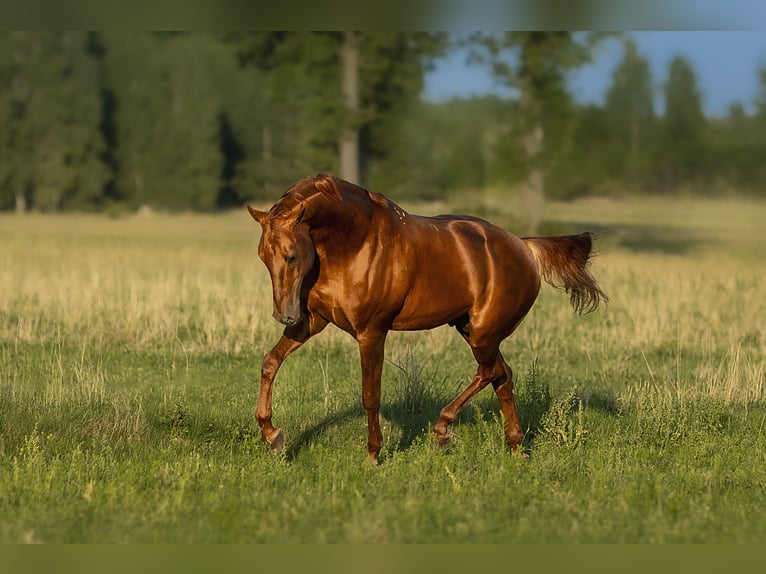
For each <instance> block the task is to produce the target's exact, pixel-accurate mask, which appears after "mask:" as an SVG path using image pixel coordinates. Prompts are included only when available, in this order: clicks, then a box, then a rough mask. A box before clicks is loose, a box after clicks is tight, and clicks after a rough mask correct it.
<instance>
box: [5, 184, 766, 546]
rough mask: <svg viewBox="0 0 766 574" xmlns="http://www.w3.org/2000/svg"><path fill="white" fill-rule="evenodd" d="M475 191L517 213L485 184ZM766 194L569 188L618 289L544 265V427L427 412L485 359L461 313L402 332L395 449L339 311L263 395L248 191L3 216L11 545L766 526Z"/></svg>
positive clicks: (537, 332)
mask: <svg viewBox="0 0 766 574" xmlns="http://www.w3.org/2000/svg"><path fill="white" fill-rule="evenodd" d="M408 207H410V208H411V209H412V210H413V211H416V212H429V211H430V212H436V211H463V212H465V211H472V212H474V213H477V214H479V215H482V214H484V215H485V216H487V217H488V218H489V219H491V220H493V221H494V222H496V223H498V224H501V225H504V226H506V227H507V228H509V229H511V230H513V226H514V218H513V215H512V213H513V205H509V204H508V203H507V202H504V201H501V200H499V199H497V198H493V197H492V196H487V197H484V198H483V199H482V200H481V201H479V200H478V199H476V198H474V199H472V200H471V201H470V202H469V201H468V200H466V201H465V202H461V201H460V200H456V201H455V202H453V203H452V204H450V205H423V206H408ZM764 221H766V204H763V203H758V202H754V201H748V200H744V199H718V200H713V199H704V200H702V199H691V198H660V197H658V198H641V199H639V198H632V199H631V198H623V199H608V198H591V199H582V200H578V201H575V202H568V203H558V202H549V203H548V204H547V205H546V219H545V223H544V224H543V229H542V231H543V232H544V233H549V234H558V233H569V232H577V231H581V230H586V229H591V230H594V231H597V232H598V233H599V235H600V240H599V243H598V248H599V252H600V253H599V255H598V256H597V257H596V258H595V260H594V262H593V272H594V274H595V275H596V277H598V279H599V281H600V284H601V286H602V288H603V289H604V290H605V291H606V292H607V293H608V295H609V297H610V303H609V305H608V306H607V307H606V308H602V309H599V310H598V311H597V312H595V313H593V314H591V315H588V316H585V317H578V316H575V315H574V314H573V312H572V310H571V308H570V307H569V304H568V300H567V297H566V296H564V295H562V294H560V293H557V292H556V291H554V290H553V289H552V288H550V287H547V286H546V287H544V288H543V290H542V292H541V295H540V297H539V299H538V301H537V303H536V305H535V306H534V308H533V309H532V312H531V313H530V315H529V316H528V317H527V319H526V320H525V322H524V323H523V324H522V325H521V327H520V328H519V329H518V331H517V332H516V334H514V335H513V336H512V337H511V338H510V339H508V340H507V341H506V342H505V343H504V344H503V347H502V350H503V353H504V355H505V357H506V358H507V360H508V362H509V364H510V365H511V367H512V368H513V369H514V375H515V380H516V394H517V404H518V407H519V411H520V416H521V419H522V424H523V425H524V427H525V429H527V434H526V438H525V441H524V445H523V446H524V450H525V452H526V453H527V454H528V455H529V458H527V459H525V458H522V457H519V456H515V457H512V456H509V455H508V454H507V452H506V447H505V443H504V439H503V433H502V427H501V418H500V416H501V415H500V413H499V408H498V405H497V401H496V398H495V395H494V393H493V392H492V391H491V390H488V389H487V390H485V391H483V392H482V393H480V394H479V395H478V396H477V397H476V398H475V399H474V400H473V401H472V403H470V405H469V406H468V407H467V408H466V409H464V411H463V412H462V413H461V415H460V417H459V418H458V420H457V421H456V423H455V425H454V426H453V433H454V438H453V442H452V444H451V446H450V447H449V448H448V449H447V450H446V451H437V450H435V449H434V445H433V441H432V433H431V426H432V424H433V422H435V420H436V418H437V417H438V413H439V410H440V409H441V407H442V406H443V405H444V404H446V403H447V402H449V401H450V400H451V399H452V398H453V397H454V396H455V395H456V394H457V393H458V391H459V390H461V389H462V388H463V387H464V386H465V385H466V384H467V383H468V382H469V380H470V377H471V376H472V374H473V372H474V370H475V364H474V362H473V359H472V357H471V355H470V352H469V350H468V347H467V346H466V345H465V343H464V342H463V341H462V340H461V338H460V337H459V336H457V334H456V333H455V332H454V331H453V330H452V329H450V328H449V327H442V328H439V329H435V330H432V331H429V332H418V333H391V335H390V336H389V339H388V345H387V352H386V358H387V360H386V364H385V368H384V374H383V406H382V421H383V432H384V439H385V443H384V447H383V451H382V453H381V465H380V466H379V467H378V468H371V467H369V466H368V465H366V464H365V463H364V461H365V458H366V418H365V416H364V411H363V409H362V406H361V399H360V390H361V389H360V387H361V384H360V369H359V358H358V353H357V349H356V344H355V343H354V341H353V340H352V339H351V338H350V337H348V336H347V335H346V334H344V333H342V332H340V331H338V330H337V329H335V328H333V327H329V328H328V329H326V330H325V332H323V333H322V334H321V335H320V336H318V337H316V338H315V339H313V340H312V341H311V342H310V343H309V344H307V345H306V346H305V347H304V348H303V349H301V350H300V351H299V352H298V353H296V354H295V355H293V356H292V357H290V358H289V359H288V360H287V361H286V362H285V364H284V366H283V368H282V370H281V371H280V373H279V376H278V378H277V381H276V384H275V390H274V421H275V423H276V424H278V425H279V426H281V427H282V428H283V429H284V431H285V436H286V441H287V442H286V449H285V450H284V451H283V452H282V453H281V454H280V455H277V456H271V455H269V454H268V453H267V452H266V450H265V448H264V446H263V445H262V444H261V442H260V434H259V432H258V426H257V424H256V422H255V418H254V409H255V403H256V399H257V383H258V379H259V372H260V363H261V358H262V356H263V354H264V352H265V351H266V350H267V349H268V348H269V347H270V346H271V345H272V344H273V343H274V342H275V341H276V339H277V338H278V336H279V333H280V326H279V325H278V324H277V323H276V322H275V321H274V320H273V319H272V318H271V291H270V289H271V287H270V284H269V279H268V274H267V273H266V270H265V267H264V266H263V265H262V263H261V262H260V260H259V259H258V257H257V241H258V232H259V228H258V226H257V225H256V224H255V223H254V222H253V221H252V220H251V219H250V218H249V216H248V215H247V214H246V212H245V211H244V210H243V211H237V212H232V213H228V214H224V215H217V216H208V215H164V214H153V213H144V214H141V215H131V216H124V217H116V218H110V217H107V216H102V215H69V216H54V215H41V214H32V215H27V216H23V217H16V216H13V215H0V542H3V543H16V542H29V543H31V542H42V543H70V542H93V543H103V542H114V543H158V542H188V543H202V542H263V543H272V542H352V543H357V542H366V543H367V542H369V543H382V542H438V543H477V542H486V543H498V542H502V543H531V542H538V543H563V542H574V543H579V542H607V543H624V542H647V543H671V542H699V543H722V542H737V543H740V542H746V543H747V542H764V541H766V435H765V434H764V426H765V423H766V360H765V359H764V351H765V350H766V326H765V322H764V318H766V297H764V287H766V226H764V225H763V222H764Z"/></svg>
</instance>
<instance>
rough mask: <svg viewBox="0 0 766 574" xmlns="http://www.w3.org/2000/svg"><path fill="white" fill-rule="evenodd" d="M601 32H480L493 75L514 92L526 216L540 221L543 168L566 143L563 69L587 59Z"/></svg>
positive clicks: (568, 124) (568, 115) (530, 222)
mask: <svg viewBox="0 0 766 574" xmlns="http://www.w3.org/2000/svg"><path fill="white" fill-rule="evenodd" d="M600 37H601V36H600V35H591V34H574V33H570V32H506V33H505V34H503V35H489V36H480V37H479V38H478V43H479V44H480V45H482V46H484V47H485V48H487V49H488V52H489V62H490V65H491V67H492V70H493V72H494V74H495V76H496V77H497V78H498V79H499V80H501V81H502V82H503V83H505V84H506V85H508V86H510V87H512V88H515V89H516V90H518V92H519V112H518V117H517V118H516V121H514V122H512V123H513V125H514V128H515V129H514V133H515V136H514V137H516V138H518V140H519V141H520V143H521V146H520V150H521V151H522V158H521V159H522V161H523V164H524V167H523V169H522V170H521V173H522V174H523V175H522V176H521V179H522V181H523V185H522V196H523V198H524V211H525V214H524V215H525V220H526V224H527V227H528V228H529V229H528V230H529V231H534V230H535V229H536V228H537V226H538V225H539V223H540V221H541V220H542V214H543V202H544V197H545V179H546V171H548V172H550V170H551V168H552V167H554V166H555V163H556V161H557V160H558V159H559V158H560V156H561V154H562V151H563V149H564V148H565V147H566V145H567V144H568V143H569V141H570V137H571V131H572V128H573V124H572V119H573V117H574V114H573V111H574V108H573V105H572V102H571V98H570V97H569V94H568V92H567V89H566V84H565V73H566V72H567V71H568V70H571V69H574V68H577V67H579V66H582V65H584V64H586V63H587V62H589V61H590V59H591V56H592V51H593V47H594V45H595V42H596V41H597V40H598V39H599V38H600Z"/></svg>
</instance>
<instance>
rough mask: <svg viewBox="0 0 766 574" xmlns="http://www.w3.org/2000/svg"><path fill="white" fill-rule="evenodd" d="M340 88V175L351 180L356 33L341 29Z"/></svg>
mask: <svg viewBox="0 0 766 574" xmlns="http://www.w3.org/2000/svg"><path fill="white" fill-rule="evenodd" d="M340 61H341V68H342V70H341V89H342V91H343V96H344V99H345V103H346V124H345V126H344V128H343V131H342V133H341V135H340V138H339V139H338V149H339V151H340V177H341V178H343V179H345V180H347V181H350V182H352V183H360V181H359V126H358V125H357V114H358V112H359V36H358V34H357V33H356V32H344V35H343V46H341V50H340Z"/></svg>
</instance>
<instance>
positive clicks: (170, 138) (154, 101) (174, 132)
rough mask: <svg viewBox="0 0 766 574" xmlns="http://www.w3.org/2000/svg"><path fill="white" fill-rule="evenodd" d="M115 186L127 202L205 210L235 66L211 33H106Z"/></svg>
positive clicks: (215, 184) (213, 200)
mask: <svg viewBox="0 0 766 574" xmlns="http://www.w3.org/2000/svg"><path fill="white" fill-rule="evenodd" d="M104 44H105V46H106V48H105V50H106V54H105V58H106V60H107V69H108V74H107V81H108V84H109V88H110V90H111V91H112V93H113V94H114V97H115V100H116V106H115V117H114V126H115V127H114V129H115V142H116V143H115V145H116V151H115V155H116V157H117V162H116V170H117V173H116V187H117V189H118V195H119V196H120V197H122V198H123V199H125V200H126V201H128V203H130V204H132V205H134V206H138V205H143V204H148V205H152V206H155V207H164V208H174V209H179V208H192V209H198V210H209V209H212V208H214V207H215V206H216V204H217V200H218V197H219V194H220V193H221V187H222V173H223V172H224V161H223V154H222V149H221V138H222V135H221V131H222V117H223V112H224V107H223V104H224V95H223V94H224V93H225V90H226V86H227V84H228V83H229V82H230V81H231V77H232V75H233V72H234V70H235V63H234V61H233V59H232V58H231V54H230V52H229V50H228V49H226V48H225V47H224V45H223V44H222V42H221V41H220V39H219V38H218V37H216V36H214V35H211V34H198V33H194V34H191V33H180V34H176V33H173V34H158V33H108V34H105V35H104Z"/></svg>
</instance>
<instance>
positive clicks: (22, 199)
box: [16, 191, 27, 215]
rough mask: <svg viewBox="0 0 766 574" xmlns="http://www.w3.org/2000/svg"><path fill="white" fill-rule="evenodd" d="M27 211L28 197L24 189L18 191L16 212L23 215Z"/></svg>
mask: <svg viewBox="0 0 766 574" xmlns="http://www.w3.org/2000/svg"><path fill="white" fill-rule="evenodd" d="M26 212H27V198H26V196H25V195H24V192H23V191H18V192H17V193H16V213H17V214H19V215H21V214H23V213H26Z"/></svg>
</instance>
